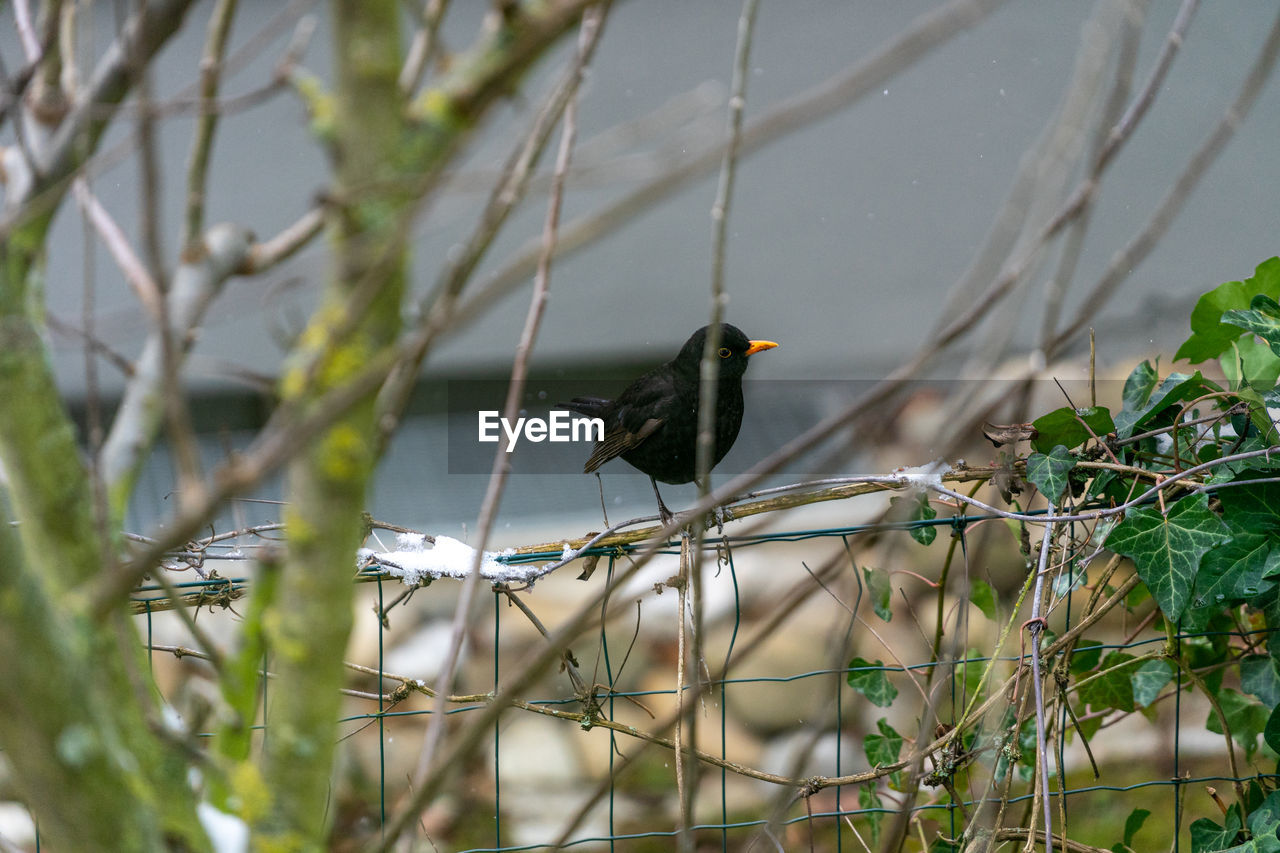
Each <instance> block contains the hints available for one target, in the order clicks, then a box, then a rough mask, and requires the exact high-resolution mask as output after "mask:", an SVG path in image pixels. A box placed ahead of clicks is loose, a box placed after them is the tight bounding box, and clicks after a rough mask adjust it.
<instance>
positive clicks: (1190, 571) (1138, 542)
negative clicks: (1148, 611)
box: [1107, 493, 1227, 621]
mask: <svg viewBox="0 0 1280 853" xmlns="http://www.w3.org/2000/svg"><path fill="white" fill-rule="evenodd" d="M1226 538H1227V528H1226V526H1225V525H1224V524H1223V523H1222V519H1220V518H1218V517H1217V516H1216V515H1214V514H1213V513H1212V512H1210V511H1209V496H1208V495H1206V494H1203V493H1201V494H1199V495H1196V496H1194V497H1189V498H1183V499H1182V500H1180V501H1178V502H1177V503H1175V504H1174V505H1173V506H1172V507H1170V508H1169V512H1168V514H1167V515H1161V514H1160V508H1159V507H1158V506H1148V507H1141V508H1139V509H1135V510H1130V511H1129V512H1128V513H1126V515H1125V519H1124V521H1122V522H1121V523H1120V524H1118V525H1116V527H1115V529H1114V530H1112V531H1111V535H1110V536H1108V537H1107V547H1108V548H1110V549H1111V550H1112V551H1114V552H1115V553H1117V554H1120V555H1122V556H1125V557H1128V558H1129V559H1131V560H1133V563H1134V565H1135V566H1136V567H1137V569H1138V577H1140V578H1142V582H1143V583H1144V584H1146V585H1147V588H1148V589H1149V590H1151V594H1152V596H1154V597H1155V600H1156V602H1157V603H1158V604H1159V605H1160V609H1161V610H1162V611H1164V615H1165V618H1167V619H1169V620H1171V621H1176V620H1177V619H1178V617H1179V616H1181V615H1182V611H1183V610H1184V609H1186V606H1187V602H1189V601H1190V600H1191V590H1192V588H1193V587H1194V584H1195V579H1196V570H1197V569H1198V568H1199V565H1200V558H1201V557H1202V556H1204V554H1205V552H1206V551H1208V550H1209V549H1210V548H1212V547H1213V546H1214V545H1217V544H1218V543H1220V542H1222V541H1224V540H1225V539H1226Z"/></svg>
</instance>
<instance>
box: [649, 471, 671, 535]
mask: <svg viewBox="0 0 1280 853" xmlns="http://www.w3.org/2000/svg"><path fill="white" fill-rule="evenodd" d="M649 482H650V483H651V484H652V485H653V496H654V497H656V498H657V499H658V518H660V519H662V523H663V524H664V525H667V524H670V523H671V519H673V518H675V514H674V513H672V512H671V510H669V509H667V505H666V504H665V503H663V502H662V493H661V492H659V491H658V481H657V480H655V479H654V478H653V475H652V474H651V475H649Z"/></svg>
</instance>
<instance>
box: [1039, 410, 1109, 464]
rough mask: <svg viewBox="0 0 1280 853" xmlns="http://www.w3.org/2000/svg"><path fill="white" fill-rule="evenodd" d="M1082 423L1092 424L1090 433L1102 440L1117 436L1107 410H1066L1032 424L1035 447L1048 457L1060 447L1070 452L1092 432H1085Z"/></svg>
mask: <svg viewBox="0 0 1280 853" xmlns="http://www.w3.org/2000/svg"><path fill="white" fill-rule="evenodd" d="M1081 421H1084V423H1086V424H1088V425H1089V429H1091V430H1093V432H1094V435H1097V436H1098V437H1099V438H1102V437H1103V436H1105V435H1106V434H1107V433H1110V432H1114V431H1115V428H1116V426H1115V424H1114V423H1112V421H1111V412H1110V411H1108V410H1107V409H1106V408H1104V407H1103V406H1090V407H1088V408H1084V409H1073V408H1071V407H1070V406H1063V407H1062V408H1061V409H1054V410H1053V411H1052V412H1050V413H1049V414H1047V415H1041V416H1040V417H1038V418H1036V419H1035V420H1034V421H1032V423H1031V425H1032V426H1033V427H1035V429H1036V437H1035V438H1033V439H1031V446H1032V447H1033V448H1035V449H1036V450H1037V451H1039V452H1041V453H1048V452H1050V451H1052V450H1053V448H1054V447H1055V446H1057V445H1059V444H1061V445H1062V446H1063V447H1068V448H1070V447H1077V446H1079V445H1081V444H1084V443H1085V442H1086V441H1088V440H1089V438H1090V435H1089V429H1085V427H1084V424H1081V423H1080V422H1081Z"/></svg>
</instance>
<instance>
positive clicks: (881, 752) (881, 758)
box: [862, 717, 902, 767]
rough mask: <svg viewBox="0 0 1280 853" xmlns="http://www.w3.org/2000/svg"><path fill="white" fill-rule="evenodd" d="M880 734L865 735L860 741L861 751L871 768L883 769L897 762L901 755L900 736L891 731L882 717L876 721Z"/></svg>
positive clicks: (890, 727)
mask: <svg viewBox="0 0 1280 853" xmlns="http://www.w3.org/2000/svg"><path fill="white" fill-rule="evenodd" d="M876 728H877V729H879V730H880V734H871V735H867V736H866V737H864V738H863V739H862V751H863V752H864V753H866V756H867V761H869V762H870V763H871V766H872V767H884V766H885V765H886V764H893V763H895V762H897V760H898V758H899V757H900V756H901V755H902V735H900V734H898V733H897V732H896V731H894V730H893V726H891V725H889V723H888V721H886V720H885V718H884V717H881V718H880V719H879V720H877V721H876Z"/></svg>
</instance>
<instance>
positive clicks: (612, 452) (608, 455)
mask: <svg viewBox="0 0 1280 853" xmlns="http://www.w3.org/2000/svg"><path fill="white" fill-rule="evenodd" d="M663 423H664V421H663V420H662V418H649V419H648V420H646V421H645V422H644V423H642V424H640V426H639V428H638V429H636V430H635V431H634V432H633V431H631V430H629V429H627V428H626V427H624V426H621V425H619V426H616V427H614V428H613V429H612V430H610V431H609V432H607V433H605V435H604V438H603V439H602V440H600V441H599V442H597V443H596V446H595V448H594V449H593V450H592V451H591V455H590V456H589V457H587V463H586V464H585V465H583V466H582V473H584V474H590V473H591V472H592V471H594V470H596V469H597V468H599V467H600V466H601V465H603V464H604V463H606V462H608V461H609V460H610V459H612V458H614V457H615V456H620V455H622V454H623V453H626V452H627V451H628V450H630V449H631V448H633V447H635V446H637V445H639V444H640V443H641V442H642V441H644V440H645V439H646V438H648V437H649V436H651V435H653V431H654V430H656V429H657V428H658V427H660V426H662V424H663Z"/></svg>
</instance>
